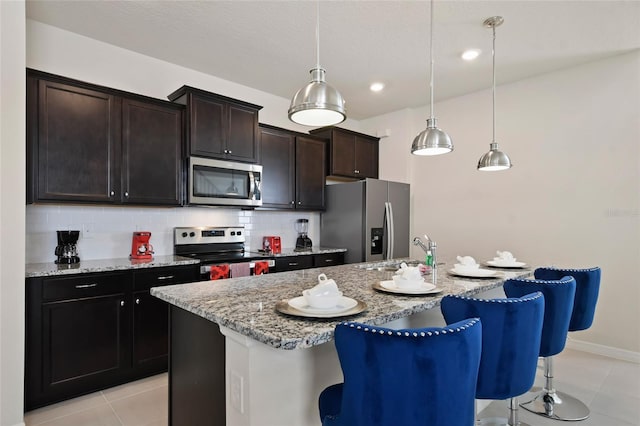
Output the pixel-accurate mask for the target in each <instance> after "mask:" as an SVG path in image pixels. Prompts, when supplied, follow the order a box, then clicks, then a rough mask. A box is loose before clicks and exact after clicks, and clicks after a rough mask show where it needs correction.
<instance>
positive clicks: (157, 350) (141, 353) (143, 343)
mask: <svg viewBox="0 0 640 426" xmlns="http://www.w3.org/2000/svg"><path fill="white" fill-rule="evenodd" d="M168 352H169V306H168V305H167V303H166V302H165V301H163V300H160V299H158V298H157V297H154V296H151V294H149V291H148V290H147V291H139V292H136V293H134V294H133V368H135V369H137V370H138V371H137V372H143V371H144V372H151V371H158V372H159V371H163V370H165V369H166V368H167V354H168Z"/></svg>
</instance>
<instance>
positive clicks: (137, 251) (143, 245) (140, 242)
mask: <svg viewBox="0 0 640 426" xmlns="http://www.w3.org/2000/svg"><path fill="white" fill-rule="evenodd" d="M149 239H151V232H148V231H136V232H134V233H133V239H132V240H131V254H130V255H129V257H130V258H131V259H151V258H153V246H152V245H151V244H149Z"/></svg>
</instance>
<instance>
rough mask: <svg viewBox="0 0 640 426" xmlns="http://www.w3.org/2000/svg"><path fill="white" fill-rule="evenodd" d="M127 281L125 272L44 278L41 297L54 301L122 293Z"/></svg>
mask: <svg viewBox="0 0 640 426" xmlns="http://www.w3.org/2000/svg"><path fill="white" fill-rule="evenodd" d="M127 281H128V277H127V274H126V273H115V274H83V275H80V276H76V277H64V278H46V279H44V280H42V299H43V300H44V301H54V300H65V299H79V298H84V297H93V296H102V295H107V294H116V293H122V292H124V291H125V289H126V284H127Z"/></svg>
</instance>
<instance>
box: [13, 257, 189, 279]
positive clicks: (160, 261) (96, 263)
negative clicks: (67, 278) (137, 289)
mask: <svg viewBox="0 0 640 426" xmlns="http://www.w3.org/2000/svg"><path fill="white" fill-rule="evenodd" d="M199 262H200V261H199V260H196V259H189V258H186V257H180V256H155V257H154V258H153V259H151V260H130V259H128V258H123V259H98V260H80V263H76V264H73V265H57V264H55V263H54V262H48V263H27V264H26V265H25V277H26V278H34V277H48V276H53V275H72V274H86V273H89V272H107V271H117V270H123V269H140V268H159V267H163V266H178V265H191V264H194V263H199Z"/></svg>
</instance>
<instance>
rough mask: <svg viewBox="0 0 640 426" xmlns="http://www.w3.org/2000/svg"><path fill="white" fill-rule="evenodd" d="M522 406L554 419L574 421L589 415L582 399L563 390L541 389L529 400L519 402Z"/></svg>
mask: <svg viewBox="0 0 640 426" xmlns="http://www.w3.org/2000/svg"><path fill="white" fill-rule="evenodd" d="M520 406H521V407H522V408H524V409H525V410H527V411H530V412H532V413H535V414H538V415H540V416H543V417H548V418H550V419H554V420H563V421H567V422H575V421H580V420H584V419H586V418H587V417H589V414H590V411H589V407H587V406H586V405H585V404H584V403H583V402H582V401H580V400H579V399H577V398H574V397H572V396H571V395H567V394H566V393H564V392H557V391H556V392H553V393H549V392H545V391H542V392H541V393H539V394H538V395H537V396H536V397H535V398H534V399H532V400H531V401H529V402H523V403H522V404H520Z"/></svg>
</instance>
